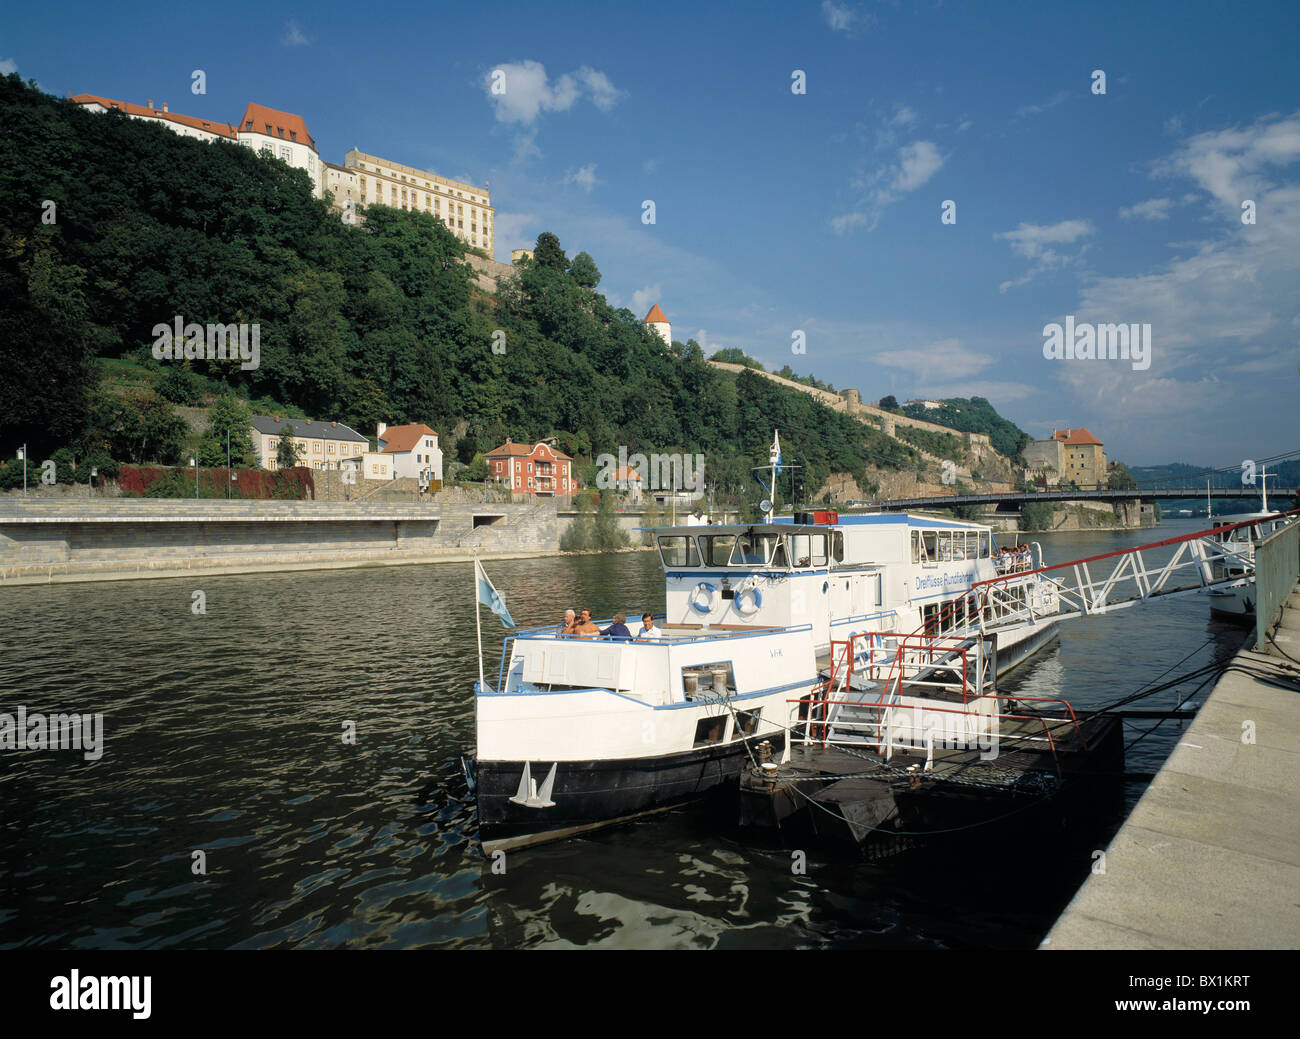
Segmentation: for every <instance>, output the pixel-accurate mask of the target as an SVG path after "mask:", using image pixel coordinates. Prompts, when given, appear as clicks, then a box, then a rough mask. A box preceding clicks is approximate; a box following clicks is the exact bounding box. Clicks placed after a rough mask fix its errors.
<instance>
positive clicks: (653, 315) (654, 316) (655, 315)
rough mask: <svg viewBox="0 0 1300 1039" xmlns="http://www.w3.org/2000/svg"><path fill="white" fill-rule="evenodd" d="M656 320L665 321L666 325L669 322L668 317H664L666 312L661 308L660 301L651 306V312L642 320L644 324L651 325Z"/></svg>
mask: <svg viewBox="0 0 1300 1039" xmlns="http://www.w3.org/2000/svg"><path fill="white" fill-rule="evenodd" d="M656 322H663V324H665V325H666V324H668V319H667V318H666V317H664V312H663V311H662V310H660V309H659V304H658V303H656V304H655V305H654V306H653V307H651V308H650V313H649V314H647V315H646V316H645V318H644V319H642V321H641V323H642V324H643V325H650V324H654V323H656Z"/></svg>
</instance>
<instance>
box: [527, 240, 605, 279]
mask: <svg viewBox="0 0 1300 1039" xmlns="http://www.w3.org/2000/svg"><path fill="white" fill-rule="evenodd" d="M533 265H534V266H537V267H546V268H550V269H551V270H556V271H565V270H568V268H569V258H568V257H567V256H565V255H564V250H563V249H562V248H560V240H559V239H558V238H557V237H556V236H555V235H553V234H551V232H550V231H543V232H542V233H541V234H539V235H538V236H537V244H536V246H534V248H533ZM592 267H593V268H594V267H595V264H592Z"/></svg>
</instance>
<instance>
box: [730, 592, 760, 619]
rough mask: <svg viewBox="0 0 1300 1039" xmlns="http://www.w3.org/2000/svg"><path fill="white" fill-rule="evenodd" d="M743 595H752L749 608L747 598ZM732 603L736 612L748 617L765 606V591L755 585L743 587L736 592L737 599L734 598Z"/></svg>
mask: <svg viewBox="0 0 1300 1039" xmlns="http://www.w3.org/2000/svg"><path fill="white" fill-rule="evenodd" d="M743 596H750V597H751V598H750V600H749V602H750V605H749V607H748V609H746V607H745V602H746V600H745V599H744V598H743ZM732 605H733V606H735V608H736V612H738V613H743V614H744V615H745V616H746V617H749V616H752V615H753V614H755V613H757V612H758V611H759V610H761V609H762V608H763V593H762V592H760V591H759V590H758V588H757V587H755V586H754V585H750V586H749V587H748V588H742V589H741V590H740V591H738V592H737V593H736V597H735V599H733V600H732Z"/></svg>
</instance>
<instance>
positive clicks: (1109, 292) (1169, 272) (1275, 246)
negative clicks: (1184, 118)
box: [1054, 112, 1300, 460]
mask: <svg viewBox="0 0 1300 1039" xmlns="http://www.w3.org/2000/svg"><path fill="white" fill-rule="evenodd" d="M1297 164H1300V112H1296V113H1293V114H1291V115H1288V116H1279V115H1270V116H1266V117H1264V118H1261V119H1259V120H1257V121H1256V122H1255V123H1254V125H1252V126H1250V127H1247V128H1244V129H1242V128H1232V129H1227V130H1221V131H1212V132H1205V133H1200V134H1197V135H1195V136H1194V137H1192V138H1190V139H1189V140H1187V141H1185V142H1184V143H1183V144H1182V145H1180V146H1179V147H1178V149H1177V150H1176V151H1174V152H1173V153H1172V154H1171V155H1170V156H1169V157H1168V158H1167V159H1165V160H1163V161H1162V162H1160V163H1157V164H1156V167H1155V170H1154V175H1155V176H1157V177H1160V178H1164V179H1170V180H1183V181H1189V182H1190V184H1191V186H1192V187H1194V188H1198V189H1200V191H1199V192H1189V193H1188V194H1186V195H1184V196H1182V198H1183V201H1184V202H1189V203H1190V202H1198V201H1199V202H1200V204H1201V205H1203V206H1205V207H1206V210H1207V212H1206V217H1207V222H1208V226H1210V227H1213V228H1214V229H1215V231H1214V234H1213V235H1212V236H1211V237H1210V238H1208V239H1206V240H1203V241H1200V242H1192V243H1181V244H1179V245H1178V246H1177V248H1178V250H1179V253H1180V254H1181V255H1179V256H1177V257H1176V258H1175V259H1172V260H1171V261H1169V262H1167V263H1164V264H1161V265H1159V266H1158V267H1157V268H1156V269H1154V270H1152V271H1150V272H1147V273H1143V274H1138V275H1135V276H1132V277H1126V278H1096V279H1093V280H1092V281H1090V282H1089V283H1088V284H1086V285H1085V287H1084V288H1083V290H1082V291H1081V295H1080V299H1079V302H1078V304H1077V305H1076V307H1075V308H1074V314H1075V316H1076V320H1077V321H1090V322H1094V323H1101V322H1106V323H1110V322H1116V323H1118V322H1130V323H1131V322H1142V323H1150V325H1151V339H1152V345H1151V367H1150V369H1149V370H1148V371H1145V372H1136V371H1133V370H1132V369H1131V366H1130V365H1128V364H1126V363H1123V362H1118V361H1117V362H1096V363H1092V362H1057V363H1058V365H1059V368H1060V371H1059V373H1058V378H1059V379H1060V381H1061V383H1062V385H1063V387H1065V388H1066V389H1068V390H1069V391H1071V392H1072V393H1073V395H1074V396H1075V397H1076V399H1078V400H1080V401H1081V402H1083V403H1084V404H1086V406H1087V407H1088V408H1089V410H1090V414H1091V415H1096V416H1098V419H1097V421H1098V423H1099V424H1103V423H1110V424H1113V426H1114V427H1115V428H1116V429H1120V430H1124V429H1127V430H1128V432H1127V433H1126V434H1123V435H1125V436H1127V438H1128V441H1129V442H1130V443H1129V445H1128V446H1129V448H1130V449H1134V448H1136V449H1138V450H1141V451H1144V452H1147V453H1148V454H1151V455H1153V456H1154V457H1156V458H1163V459H1170V460H1172V459H1182V458H1190V457H1191V453H1190V452H1189V450H1188V445H1187V439H1186V438H1187V434H1188V429H1189V427H1188V421H1187V420H1188V416H1196V421H1195V425H1194V429H1195V432H1196V434H1197V436H1198V438H1199V439H1198V441H1197V443H1196V444H1195V445H1194V450H1195V451H1196V452H1197V455H1198V457H1201V456H1202V455H1201V453H1203V454H1204V455H1212V456H1213V457H1215V458H1223V457H1225V456H1226V457H1229V458H1230V457H1232V456H1233V455H1234V454H1235V455H1236V456H1237V457H1255V455H1254V454H1250V452H1263V451H1264V450H1265V449H1276V450H1283V449H1287V448H1290V447H1293V446H1294V444H1293V443H1292V441H1293V440H1294V415H1295V406H1294V394H1295V389H1294V387H1295V376H1294V374H1292V373H1294V371H1295V366H1296V362H1297V360H1300V351H1298V350H1297V347H1296V328H1297V325H1300V302H1298V301H1297V296H1296V293H1295V286H1296V285H1297V284H1300V253H1298V252H1297V250H1296V248H1295V242H1296V241H1297V239H1300V170H1297V168H1296V167H1297ZM1206 195H1208V196H1209V198H1206ZM1246 198H1249V199H1253V200H1254V201H1255V203H1256V205H1257V212H1258V223H1257V224H1255V225H1253V226H1252V225H1244V224H1242V223H1241V209H1240V204H1241V200H1242V199H1246ZM1054 320H1059V319H1054ZM1271 372H1277V373H1279V374H1280V375H1285V376H1286V377H1285V378H1264V377H1262V376H1264V375H1266V374H1268V373H1271ZM1243 406H1244V407H1245V410H1243ZM1094 431H1095V430H1094ZM1107 439H1110V438H1107ZM1108 453H1109V447H1108ZM1119 457H1123V453H1122V452H1121V453H1120V455H1119Z"/></svg>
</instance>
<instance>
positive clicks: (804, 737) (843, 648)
mask: <svg viewBox="0 0 1300 1039" xmlns="http://www.w3.org/2000/svg"><path fill="white" fill-rule="evenodd" d="M859 640H861V642H862V643H863V647H864V648H863V649H862V650H859V648H858V646H856V645H855V642H858V641H859ZM994 646H995V643H994V641H993V640H992V638H991V637H989V636H982V635H975V634H968V635H934V634H925V633H920V634H914V635H897V634H895V633H892V632H891V633H883V632H880V633H863V634H859V635H854V636H851V637H850V638H849V639H847V640H845V641H843V642H838V641H837V642H836V643H834V650H835V652H834V656H833V662H832V667H831V672H830V676H829V677H828V678H827V679H825V680H824V681H823V682H822V683H820V685H819V686H818V688H817V689H816V690H814V692H813V694H812V695H811V696H810V697H805V698H803V699H802V700H799V701H791V702H792V703H798V704H799V708H800V717H801V719H802V720H803V722H804V724H803V725H802V726H801V727H799V728H798V729H796V731H795V732H794V733H793V739H792V743H793V744H794V745H795V746H800V745H802V746H805V747H812V748H820V749H822V750H825V749H826V748H840V749H842V750H849V749H851V748H861V749H862V750H864V751H867V752H868V753H872V754H874V755H875V756H877V759H878V760H880V761H883V762H886V763H887V762H889V761H891V760H892V759H893V758H894V756H895V754H896V753H897V752H903V754H904V757H908V756H909V755H916V754H919V755H920V758H919V759H918V760H917V764H916V766H915V767H917V768H919V769H920V770H921V771H923V772H929V771H930V769H931V767H932V765H933V764H934V762H935V755H936V749H937V748H942V750H943V751H954V752H958V753H957V755H956V757H957V758H961V759H962V760H964V759H965V757H969V756H970V755H972V754H977V753H979V754H982V759H983V760H991V759H994V758H996V757H997V748H998V747H999V745H1000V746H1001V748H1002V750H1003V751H1004V752H1005V751H1009V750H1018V751H1031V752H1041V753H1046V754H1048V755H1049V756H1050V758H1051V761H1052V762H1053V763H1054V766H1055V767H1056V770H1057V772H1058V773H1059V771H1060V765H1059V761H1058V758H1057V754H1058V751H1059V750H1061V749H1062V745H1063V744H1064V745H1065V746H1067V747H1071V746H1073V747H1078V748H1081V749H1083V750H1085V751H1086V750H1087V747H1088V743H1087V740H1086V739H1085V738H1084V735H1083V732H1082V730H1081V727H1080V724H1079V719H1078V718H1077V717H1076V716H1075V714H1074V710H1073V709H1072V708H1071V706H1070V704H1069V703H1067V702H1066V701H1065V700H1061V699H1057V698H1049V697H1032V696H1022V695H1019V694H1017V695H1016V697H1015V707H1014V708H1009V706H1008V704H1007V703H1005V702H1004V701H1003V700H1002V699H1001V698H1000V697H999V696H998V693H997V689H996V656H995V649H994ZM990 752H991V753H990ZM950 756H951V755H950Z"/></svg>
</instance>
